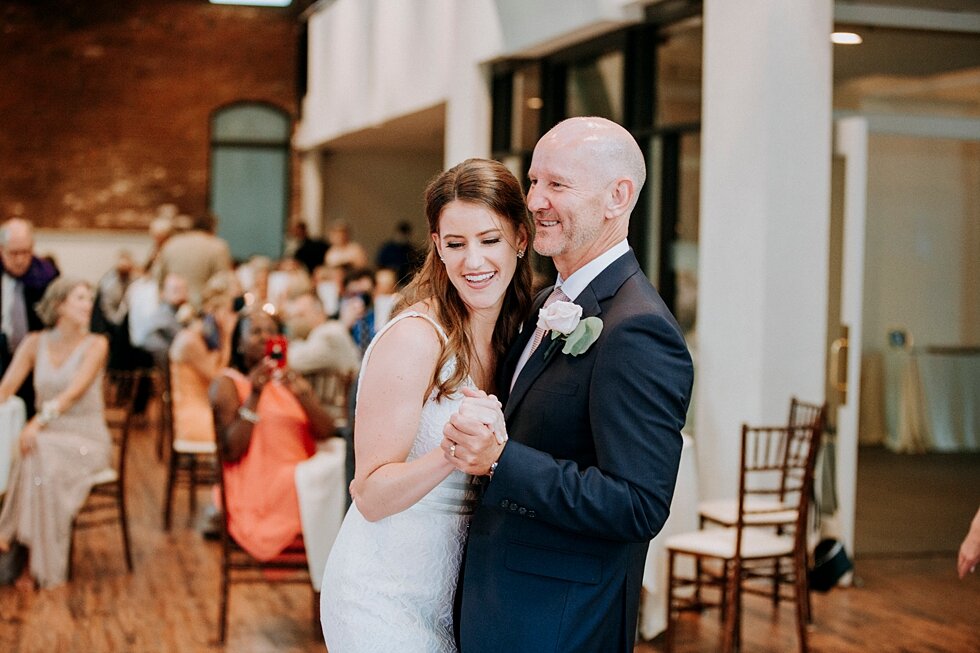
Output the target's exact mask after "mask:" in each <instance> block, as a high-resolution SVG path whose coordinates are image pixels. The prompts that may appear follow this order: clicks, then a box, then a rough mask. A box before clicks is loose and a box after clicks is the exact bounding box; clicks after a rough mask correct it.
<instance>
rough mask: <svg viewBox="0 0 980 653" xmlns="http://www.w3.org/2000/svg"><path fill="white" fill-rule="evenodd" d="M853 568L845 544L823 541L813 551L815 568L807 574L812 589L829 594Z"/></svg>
mask: <svg viewBox="0 0 980 653" xmlns="http://www.w3.org/2000/svg"><path fill="white" fill-rule="evenodd" d="M853 568H854V565H853V564H851V559H850V558H848V557H847V551H845V550H844V543H843V542H841V541H840V540H834V539H826V540H821V541H820V543H819V544H817V548H816V549H814V550H813V568H812V569H811V570H810V571H809V573H808V574H807V579H808V580H809V582H810V588H811V589H815V590H817V591H818V592H827V591H829V590H830V589H832V588H833V587H834V586H835V585H837V581H839V580H840V579H841V576H843V575H844V574H846V573H847V572H849V571H850V570H851V569H853Z"/></svg>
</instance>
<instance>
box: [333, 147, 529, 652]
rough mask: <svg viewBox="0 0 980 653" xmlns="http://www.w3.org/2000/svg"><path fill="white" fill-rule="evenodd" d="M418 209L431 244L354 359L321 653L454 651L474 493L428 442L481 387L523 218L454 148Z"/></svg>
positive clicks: (506, 190) (497, 351)
mask: <svg viewBox="0 0 980 653" xmlns="http://www.w3.org/2000/svg"><path fill="white" fill-rule="evenodd" d="M425 213H426V217H427V219H428V224H429V232H430V234H431V238H432V244H431V246H430V248H429V253H428V256H427V257H426V260H425V262H424V263H423V265H422V268H421V269H420V271H419V272H418V273H417V274H416V276H415V278H414V279H413V280H412V283H411V284H410V285H409V287H408V288H407V289H406V291H405V293H404V294H405V299H406V302H405V303H406V304H407V305H408V308H407V309H406V310H403V311H402V312H401V313H399V314H397V315H396V316H395V317H394V318H393V319H392V320H391V321H390V322H389V323H388V324H387V325H385V326H384V328H382V329H381V330H380V331H379V332H378V334H377V335H376V336H375V338H374V340H373V341H372V342H371V345H370V346H369V347H368V349H367V351H366V352H365V354H364V360H363V361H362V364H361V377H360V382H359V384H358V392H357V412H356V416H355V420H354V425H355V426H354V446H355V454H356V461H357V464H356V470H355V474H354V481H353V482H352V483H351V495H352V496H353V498H354V504H353V505H352V506H351V508H350V510H349V511H348V513H347V517H346V518H345V519H344V523H343V526H342V527H341V529H340V533H339V535H338V536H337V540H336V542H335V543H334V545H333V549H332V550H331V552H330V557H329V559H328V561H327V566H326V569H325V570H324V576H323V585H322V592H323V594H322V599H321V604H320V618H321V622H322V624H323V634H324V639H325V641H326V644H327V648H328V649H329V651H330V653H356V652H362V651H363V652H370V651H399V653H412V652H418V653H441V652H454V651H456V645H455V642H454V637H453V595H454V593H455V589H456V580H457V577H458V574H459V564H460V558H461V556H462V551H463V545H464V543H465V539H466V528H467V525H468V524H469V515H470V514H471V513H472V511H473V507H474V505H475V503H476V500H477V496H476V486H475V485H473V484H472V482H471V478H470V477H469V476H466V475H465V474H463V473H462V472H460V471H457V470H456V468H455V467H454V466H453V465H452V463H451V462H450V460H449V459H448V457H449V456H450V455H451V454H454V453H455V452H454V451H449V452H445V451H443V450H442V449H441V448H440V443H441V442H442V440H443V427H444V426H445V424H446V422H447V420H449V418H450V416H451V415H452V414H453V413H455V412H456V411H457V410H458V408H459V404H460V401H461V399H462V395H461V394H460V392H459V391H460V389H461V388H464V387H469V388H479V389H481V390H484V391H486V392H493V375H494V370H495V368H496V363H497V359H498V357H499V356H501V355H502V354H503V352H504V351H505V350H506V347H507V345H508V344H509V343H510V341H511V340H512V339H513V338H514V337H515V336H516V335H517V332H518V330H519V328H520V325H521V322H522V321H523V319H524V318H525V317H526V315H527V313H528V310H529V309H530V305H531V268H530V264H529V261H528V259H526V258H524V252H525V250H526V247H527V243H528V240H529V237H530V235H531V229H532V225H531V221H530V218H529V216H528V214H527V210H526V209H525V206H524V195H523V192H522V190H521V187H520V184H519V183H518V181H517V179H515V178H514V176H513V175H512V174H511V173H510V172H509V171H508V170H507V168H505V167H504V166H503V165H501V164H500V163H498V162H496V161H488V160H483V159H468V160H466V161H464V162H463V163H461V164H459V165H457V166H455V167H454V168H451V169H450V170H447V171H446V172H444V173H442V174H441V175H439V176H438V177H437V178H436V179H434V180H433V181H432V182H431V183H430V184H429V186H428V188H427V189H426V191H425ZM488 428H492V425H488ZM501 446H502V445H501Z"/></svg>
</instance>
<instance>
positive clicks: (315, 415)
mask: <svg viewBox="0 0 980 653" xmlns="http://www.w3.org/2000/svg"><path fill="white" fill-rule="evenodd" d="M277 333H278V329H277V325H276V323H275V320H274V319H273V318H272V317H271V316H270V315H268V314H266V313H264V312H263V311H260V310H256V309H252V310H250V311H249V312H248V314H247V315H246V317H244V318H243V319H241V320H240V321H239V324H238V327H237V328H236V329H235V334H234V341H235V342H234V346H233V351H234V360H233V364H234V368H235V369H228V370H224V371H223V372H222V373H221V374H220V375H219V376H218V377H217V378H215V379H214V381H213V382H212V383H211V389H210V399H211V406H212V408H213V410H214V423H215V430H216V432H217V435H218V446H220V447H221V448H222V449H221V451H222V457H223V459H224V470H223V473H224V483H225V501H226V505H225V510H226V512H227V519H228V532H229V533H230V534H231V536H232V537H233V538H234V539H235V541H236V542H238V544H240V545H241V546H242V548H244V549H245V550H246V551H248V552H249V553H250V554H251V555H252V556H254V557H256V558H258V559H259V560H269V559H271V558H274V557H275V556H276V555H278V554H279V553H281V552H282V551H283V549H285V548H286V547H287V546H289V545H290V544H291V543H293V542H294V541H295V540H296V538H297V537H298V536H299V535H301V533H302V526H301V523H300V514H299V501H298V499H297V496H296V483H295V470H296V465H297V464H298V463H300V462H302V461H304V460H306V459H308V458H310V457H311V456H312V455H313V454H314V453H315V449H316V445H315V443H314V441H315V440H323V439H326V438H328V437H330V436H331V435H333V423H332V421H331V418H330V416H329V415H328V414H327V413H326V411H325V410H324V409H323V408H322V407H321V406H320V402H319V401H318V399H317V397H316V396H315V394H314V393H313V389H312V388H311V387H310V384H309V383H307V382H306V380H304V379H303V377H302V376H300V375H298V374H296V373H295V372H294V371H292V370H290V369H289V368H283V369H280V368H278V367H277V365H276V363H275V362H274V361H271V360H269V359H267V358H266V357H265V345H266V341H267V340H268V339H269V338H271V337H272V336H275V335H276V334H277Z"/></svg>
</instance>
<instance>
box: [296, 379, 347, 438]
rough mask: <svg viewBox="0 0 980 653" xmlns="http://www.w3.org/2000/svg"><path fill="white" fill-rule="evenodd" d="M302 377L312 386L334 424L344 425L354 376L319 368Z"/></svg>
mask: <svg viewBox="0 0 980 653" xmlns="http://www.w3.org/2000/svg"><path fill="white" fill-rule="evenodd" d="M303 377H304V378H305V379H306V380H307V381H309V383H310V385H311V386H313V392H314V393H316V396H317V397H319V398H320V403H321V404H322V405H323V407H324V409H326V411H327V412H328V413H330V415H331V417H333V418H334V424H335V425H336V426H337V427H338V428H339V427H341V426H344V425H345V424H346V422H347V406H348V402H349V400H350V392H351V387H352V386H353V383H354V376H353V375H352V374H350V373H348V372H336V371H332V370H321V371H317V372H308V373H306V374H304V375H303Z"/></svg>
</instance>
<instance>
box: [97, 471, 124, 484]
mask: <svg viewBox="0 0 980 653" xmlns="http://www.w3.org/2000/svg"><path fill="white" fill-rule="evenodd" d="M118 480H119V474H118V473H117V472H116V470H114V469H113V468H111V467H107V468H105V469H103V470H102V471H101V472H98V473H96V474H95V475H94V476H92V485H103V484H105V483H115V482H116V481H118Z"/></svg>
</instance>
